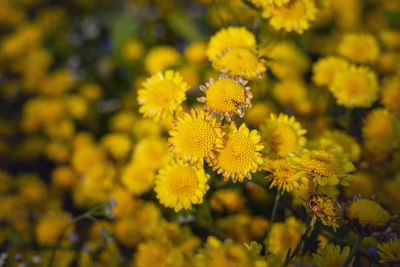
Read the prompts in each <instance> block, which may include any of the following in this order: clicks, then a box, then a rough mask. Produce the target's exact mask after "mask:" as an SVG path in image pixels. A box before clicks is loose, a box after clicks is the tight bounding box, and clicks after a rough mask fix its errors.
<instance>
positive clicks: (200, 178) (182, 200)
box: [154, 161, 210, 212]
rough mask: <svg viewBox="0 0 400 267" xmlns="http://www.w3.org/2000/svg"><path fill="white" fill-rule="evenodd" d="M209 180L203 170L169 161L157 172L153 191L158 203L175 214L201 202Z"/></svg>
mask: <svg viewBox="0 0 400 267" xmlns="http://www.w3.org/2000/svg"><path fill="white" fill-rule="evenodd" d="M209 178H210V176H209V175H208V174H206V173H205V172H204V169H203V168H200V169H199V168H196V167H192V166H190V165H184V164H183V163H181V162H175V161H171V162H170V163H169V164H167V165H166V166H165V167H164V168H162V169H161V170H160V171H159V173H158V175H157V177H156V181H155V188H154V191H155V192H156V195H157V199H158V200H159V201H160V203H161V204H163V205H164V206H166V207H169V208H173V209H174V210H175V212H178V211H180V210H181V209H191V208H192V204H200V203H202V202H203V197H204V195H205V193H206V191H207V190H208V188H209V186H208V185H207V181H208V179H209Z"/></svg>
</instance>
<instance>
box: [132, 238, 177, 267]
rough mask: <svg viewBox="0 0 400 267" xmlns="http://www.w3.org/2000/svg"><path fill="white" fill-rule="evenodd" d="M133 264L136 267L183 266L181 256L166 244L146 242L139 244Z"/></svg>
mask: <svg viewBox="0 0 400 267" xmlns="http://www.w3.org/2000/svg"><path fill="white" fill-rule="evenodd" d="M134 262H135V266H137V267H149V266H154V267H155V266H157V267H168V266H183V255H182V254H181V253H179V252H178V250H177V249H176V248H174V247H172V246H170V245H169V244H167V243H161V242H156V241H147V242H145V243H144V242H143V243H140V244H139V246H138V249H137V252H136V254H135V255H134Z"/></svg>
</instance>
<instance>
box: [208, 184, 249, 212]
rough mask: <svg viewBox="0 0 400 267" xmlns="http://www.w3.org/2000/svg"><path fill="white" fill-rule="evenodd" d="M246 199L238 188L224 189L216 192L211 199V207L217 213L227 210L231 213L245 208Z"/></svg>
mask: <svg viewBox="0 0 400 267" xmlns="http://www.w3.org/2000/svg"><path fill="white" fill-rule="evenodd" d="M245 202H246V199H245V198H244V197H243V195H242V194H241V192H240V191H239V190H237V188H223V189H220V190H218V191H217V192H215V193H214V194H213V195H212V197H211V199H210V206H211V207H212V208H213V209H214V210H216V211H223V210H224V208H226V209H227V210H228V211H229V212H234V211H239V210H241V209H242V208H243V206H244V204H245Z"/></svg>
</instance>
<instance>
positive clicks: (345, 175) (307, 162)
mask: <svg viewBox="0 0 400 267" xmlns="http://www.w3.org/2000/svg"><path fill="white" fill-rule="evenodd" d="M292 160H293V167H294V168H295V169H297V170H298V172H297V174H296V175H295V177H297V176H300V177H301V176H306V177H308V178H309V179H312V180H313V181H314V182H315V183H316V182H318V183H319V184H320V185H327V184H328V185H337V184H339V183H340V184H341V185H349V182H350V181H352V180H353V176H352V175H350V174H349V172H352V171H354V170H355V168H354V165H353V164H352V163H351V162H350V161H348V160H347V159H346V158H344V157H343V156H342V155H340V154H337V153H335V152H333V151H332V152H329V151H325V150H311V151H306V152H304V153H303V154H302V155H301V156H298V157H293V158H292Z"/></svg>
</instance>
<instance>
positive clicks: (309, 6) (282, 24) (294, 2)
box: [263, 0, 317, 34]
mask: <svg viewBox="0 0 400 267" xmlns="http://www.w3.org/2000/svg"><path fill="white" fill-rule="evenodd" d="M316 12H317V9H316V7H315V3H314V1H312V0H290V2H289V3H287V4H285V5H282V6H276V7H274V8H273V9H272V10H271V12H264V13H263V16H264V17H267V18H268V17H270V21H269V22H270V24H271V25H272V27H274V28H275V29H277V30H280V29H284V30H285V31H287V32H291V31H296V32H297V33H300V34H301V33H303V31H304V30H307V29H308V28H310V22H312V21H313V20H314V19H315V13H316Z"/></svg>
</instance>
